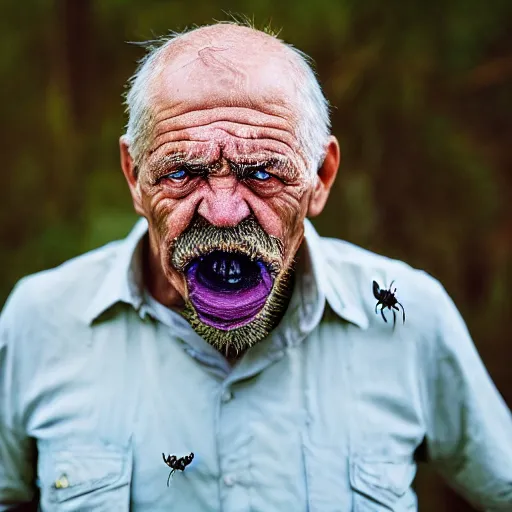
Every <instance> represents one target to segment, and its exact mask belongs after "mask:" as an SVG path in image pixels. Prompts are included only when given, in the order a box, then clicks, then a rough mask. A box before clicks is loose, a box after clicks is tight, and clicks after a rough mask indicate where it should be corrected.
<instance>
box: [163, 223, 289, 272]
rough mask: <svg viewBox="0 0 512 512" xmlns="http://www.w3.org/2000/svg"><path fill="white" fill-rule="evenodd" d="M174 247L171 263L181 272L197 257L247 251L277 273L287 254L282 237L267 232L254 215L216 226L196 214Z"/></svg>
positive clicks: (252, 257)
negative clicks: (220, 252)
mask: <svg viewBox="0 0 512 512" xmlns="http://www.w3.org/2000/svg"><path fill="white" fill-rule="evenodd" d="M170 251H171V263H172V265H173V266H174V267H175V268H176V269H177V270H179V271H180V272H184V271H185V269H186V267H187V266H188V265H189V264H190V263H191V262H192V261H193V260H195V259H196V258H199V257H201V256H205V255H207V254H209V253H211V252H214V251H224V252H228V253H229V252H230V253H237V254H244V255H245V256H247V257H249V258H250V259H251V260H253V261H256V260H261V261H263V263H265V264H266V265H267V267H268V268H269V270H270V272H271V274H272V275H273V276H276V275H277V274H279V272H280V271H281V268H282V261H283V256H284V248H283V244H282V242H281V240H279V239H278V238H276V237H274V236H271V235H269V234H268V233H266V232H265V230H264V229H263V228H262V227H261V225H260V224H259V222H258V221H257V220H256V218H255V217H254V215H251V216H249V217H247V218H245V219H244V220H242V221H241V222H239V223H238V224H237V225H236V226H232V227H218V226H214V225H213V224H210V223H209V222H208V221H207V220H206V219H205V218H203V217H201V216H199V215H196V216H195V217H194V219H193V220H192V222H191V223H190V225H189V226H188V228H187V229H186V230H185V231H184V232H183V233H182V234H181V235H179V236H178V237H177V238H175V239H174V241H173V244H172V247H171V249H170Z"/></svg>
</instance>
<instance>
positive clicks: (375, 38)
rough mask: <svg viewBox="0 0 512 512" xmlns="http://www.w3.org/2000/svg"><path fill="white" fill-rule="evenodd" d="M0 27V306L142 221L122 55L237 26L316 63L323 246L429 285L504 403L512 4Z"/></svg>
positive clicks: (57, 11) (18, 21)
mask: <svg viewBox="0 0 512 512" xmlns="http://www.w3.org/2000/svg"><path fill="white" fill-rule="evenodd" d="M1 11H2V12H3V14H2V15H1V16H0V79H1V83H2V89H3V91H4V92H3V101H2V108H3V109H4V112H3V114H2V117H1V119H2V125H1V140H2V143H3V144H2V146H3V151H2V170H1V173H2V186H1V187H0V244H1V245H0V246H1V251H0V305H1V304H2V303H3V301H4V300H5V298H6V297H7V295H8V293H9V291H10V290H11V288H12V287H13V285H14V283H15V282H16V281H17V280H18V279H19V278H20V277H22V276H24V275H26V274H28V273H32V272H35V271H38V270H41V269H45V268H48V267H52V266H55V265H58V264H60V263H61V262H63V261H65V260H66V259H68V258H70V257H72V256H75V255H77V254H79V253H82V252H84V251H87V250H89V249H92V248H94V247H98V246H100V245H102V244H104V243H106V242H108V241H110V240H112V239H115V238H119V237H122V236H124V235H125V234H126V233H127V232H128V230H129V229H130V227H131V226H132V224H133V223H134V221H135V215H134V214H133V212H132V207H131V202H130V198H129V194H128V190H127V186H126V185H125V183H124V179H123V177H122V174H121V171H120V168H119V164H118V148H117V139H118V137H119V135H120V134H121V133H122V131H123V125H124V123H125V122H126V119H125V116H124V112H123V107H122V104H121V95H122V93H123V92H124V84H125V82H126V80H127V79H128V77H129V76H130V74H131V73H132V72H133V71H134V67H135V62H136V60H137V59H139V58H140V57H141V56H142V55H143V52H142V50H141V48H140V47H138V46H137V45H133V44H127V41H141V40H147V39H154V38H155V37H157V36H160V35H163V34H165V33H167V32H168V31H169V30H182V29H184V28H186V27H190V26H192V25H194V24H204V23H209V22H212V20H214V19H220V20H226V19H229V16H228V13H232V14H244V15H246V16H248V17H249V18H251V19H254V21H255V23H256V25H257V26H261V27H263V26H265V25H267V24H268V23H269V22H270V23H271V25H272V26H273V27H274V29H279V28H282V31H281V33H280V36H281V37H282V38H283V39H285V40H286V41H288V42H291V43H292V44H294V45H295V46H297V47H298V48H300V49H302V50H304V51H305V52H306V53H308V54H310V55H311V56H312V57H313V59H314V61H315V63H316V68H317V70H318V74H319V77H320V81H321V84H322V86H323V88H324V90H325V93H326V95H327V97H328V98H329V100H330V102H331V104H332V106H333V110H332V118H333V131H334V133H335V134H336V135H337V136H338V138H339V139H340V142H341V147H342V151H343V155H344V160H343V165H342V168H341V172H340V175H339V178H338V180H337V183H336V185H335V187H334V190H333V192H332V197H331V199H330V202H329V205H328V207H327V209H326V211H325V212H324V213H323V214H322V216H321V217H320V218H318V219H316V220H315V224H316V226H317V228H318V229H319V231H320V232H321V233H322V234H324V235H328V236H335V237H339V238H343V239H346V240H349V241H351V242H354V243H356V244H359V245H362V246H364V247H366V248H369V249H371V250H374V251H376V252H379V253H383V254H386V255H389V256H391V257H395V258H399V259H403V260H405V261H407V262H408V263H410V264H411V265H413V266H415V267H420V268H423V269H425V270H427V271H428V272H429V273H431V274H432V275H434V276H435V277H436V278H438V279H440V280H441V281H442V282H443V283H444V285H445V287H446V288H447V290H448V292H449V293H450V294H451V295H452V297H453V298H454V299H455V301H456V303H457V304H458V306H459V308H460V310H461V312H462V313H463V315H464V317H465V318H466V321H467V323H468V325H469V328H470V331H471V332H472V334H473V337H474V340H475V343H476V345H477V347H478V349H479V351H480V354H481V355H482V358H483V359H484V362H485V363H486V366H487V368H488V369H489V372H490V373H491V375H492V377H493V379H494V381H495V383H496V384H497V386H498V388H499V389H500V391H501V393H502V394H503V396H504V397H505V399H506V400H507V402H508V404H509V405H510V404H511V403H512V377H511V366H512V364H511V363H512V358H511V357H510V354H511V346H512V345H511V343H512V337H511V328H510V322H511V320H512V300H511V294H512V151H511V149H510V146H511V143H512V2H511V1H510V0H489V1H486V2H483V1H482V0H450V1H446V0H408V1H403V0H388V1H382V0H337V1H336V0H314V1H313V0H310V1H298V0H279V1H276V0H252V1H243V0H240V1H237V2H220V1H217V0H215V1H208V0H195V1H194V2H191V1H186V0H165V1H163V0H162V1H159V0H151V1H150V0H144V1H141V0H101V1H100V0H31V1H30V2H15V1H10V2H2V7H1ZM248 58H250V57H249V56H248ZM429 307H430V305H429V304H425V315H428V314H429ZM511 463H512V461H511ZM416 488H417V490H418V493H419V498H420V509H421V510H423V511H431V510H432V511H434V510H435V511H436V512H444V511H459V510H460V511H470V510H472V509H471V508H470V507H469V506H468V505H467V504H465V503H464V502H463V501H462V500H461V499H459V498H457V497H456V496H455V494H454V493H452V492H451V491H450V490H449V489H448V488H446V487H445V486H444V484H443V483H442V482H441V481H440V480H439V479H438V477H437V476H436V475H435V474H434V472H433V471H432V470H431V469H429V468H428V467H426V466H423V465H422V466H421V467H420V471H419V476H418V478H417V480H416Z"/></svg>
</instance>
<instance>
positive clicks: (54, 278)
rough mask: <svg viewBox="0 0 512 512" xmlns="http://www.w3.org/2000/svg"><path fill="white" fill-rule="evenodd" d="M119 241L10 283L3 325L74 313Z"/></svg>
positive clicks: (93, 288)
mask: <svg viewBox="0 0 512 512" xmlns="http://www.w3.org/2000/svg"><path fill="white" fill-rule="evenodd" d="M120 243H121V242H120V241H115V242H111V243H109V244H107V245H105V246H103V247H100V248H99V249H95V250H93V251H90V252H87V253H85V254H83V255H80V256H78V257H76V258H73V259H71V260H68V261H66V262H65V263H63V264H62V265H59V266H58V267H56V268H53V269H50V270H45V271H42V272H38V273H36V274H32V275H29V276H26V277H24V278H23V279H21V280H20V281H18V283H17V284H16V286H15V287H14V289H13V291H12V292H11V294H10V296H9V298H8V299H7V302H6V304H5V307H4V309H3V311H2V315H1V323H2V325H3V326H5V325H6V324H9V325H11V326H14V325H15V324H16V325H17V326H18V327H20V328H21V327H25V328H26V327H27V326H29V325H32V326H34V325H36V326H37V323H38V322H39V321H46V322H48V321H50V322H51V320H52V319H56V318H59V319H62V318H63V317H67V316H75V315H76V314H77V313H79V312H80V311H81V310H82V309H83V308H86V307H87V304H88V303H89V302H90V300H91V298H92V297H93V296H94V293H95V292H96V291H97V289H98V286H99V285H100V284H101V283H102V281H103V279H104V277H105V275H106V274H107V272H108V270H109V268H110V267H111V265H112V262H113V261H114V259H115V257H116V255H117V253H118V249H119V246H120Z"/></svg>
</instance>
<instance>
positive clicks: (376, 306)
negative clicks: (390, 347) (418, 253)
mask: <svg viewBox="0 0 512 512" xmlns="http://www.w3.org/2000/svg"><path fill="white" fill-rule="evenodd" d="M380 304H382V303H381V301H380V300H379V302H377V304H375V314H378V313H379V312H378V311H377V308H378V307H379V306H380ZM162 455H163V454H162Z"/></svg>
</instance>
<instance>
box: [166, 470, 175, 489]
mask: <svg viewBox="0 0 512 512" xmlns="http://www.w3.org/2000/svg"><path fill="white" fill-rule="evenodd" d="M173 473H174V469H173V470H172V471H171V472H170V473H169V476H168V477H167V487H169V480H170V479H171V476H172V474H173Z"/></svg>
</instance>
